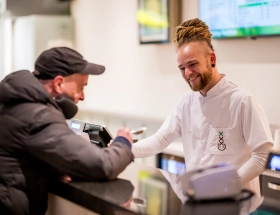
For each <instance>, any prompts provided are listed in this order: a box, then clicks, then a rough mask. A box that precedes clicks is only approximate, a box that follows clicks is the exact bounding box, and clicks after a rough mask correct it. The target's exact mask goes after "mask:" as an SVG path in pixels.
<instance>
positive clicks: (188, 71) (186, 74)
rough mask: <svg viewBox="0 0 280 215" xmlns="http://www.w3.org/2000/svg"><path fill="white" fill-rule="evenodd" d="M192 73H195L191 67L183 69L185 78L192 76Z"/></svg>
mask: <svg viewBox="0 0 280 215" xmlns="http://www.w3.org/2000/svg"><path fill="white" fill-rule="evenodd" d="M192 73H193V72H192V71H191V70H190V69H188V68H185V70H184V71H183V76H184V77H185V78H189V77H190V76H191V74H192Z"/></svg>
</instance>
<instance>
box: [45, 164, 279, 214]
mask: <svg viewBox="0 0 280 215" xmlns="http://www.w3.org/2000/svg"><path fill="white" fill-rule="evenodd" d="M177 177H178V176H177V175H175V174H172V173H169V172H166V171H163V170H161V169H157V168H153V167H148V166H145V165H142V164H138V163H134V162H133V163H131V164H130V165H129V166H128V167H127V168H126V169H125V171H124V172H122V173H121V174H120V175H119V177H118V179H117V180H114V181H110V182H78V181H73V182H70V183H63V182H60V181H57V180H54V181H53V182H52V183H51V186H50V192H51V193H53V194H55V195H58V196H60V197H63V198H65V199H67V200H70V201H72V202H74V203H76V204H79V205H81V206H83V207H85V208H87V209H89V210H91V211H95V212H97V213H99V214H152V215H154V214H155V215H169V214H171V215H176V214H179V215H183V214H191V215H202V214H203V215H205V214H215V215H219V214H223V215H224V214H227V215H236V214H242V215H243V214H244V215H245V214H260V213H262V214H280V204H279V200H278V201H277V200H273V199H269V198H267V197H257V196H253V197H252V198H250V199H249V200H246V201H243V202H238V201H216V202H204V203H202V202H200V203H194V202H189V201H187V202H185V200H186V197H185V196H184V195H183V193H182V191H181V189H179V188H178V186H177V184H176V179H177ZM252 212H254V213H252Z"/></svg>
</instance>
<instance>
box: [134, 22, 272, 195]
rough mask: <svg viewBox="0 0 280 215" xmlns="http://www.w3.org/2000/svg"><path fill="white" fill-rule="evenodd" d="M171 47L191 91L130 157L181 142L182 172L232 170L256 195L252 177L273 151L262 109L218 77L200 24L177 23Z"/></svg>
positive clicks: (208, 36)
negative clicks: (228, 166)
mask: <svg viewBox="0 0 280 215" xmlns="http://www.w3.org/2000/svg"><path fill="white" fill-rule="evenodd" d="M174 42H175V43H176V44H177V62H178V68H179V70H180V72H181V75H182V76H183V78H184V79H185V80H186V82H187V83H188V84H189V86H190V88H191V89H192V91H191V92H188V93H186V94H185V95H184V96H183V98H182V99H181V100H180V101H179V103H178V104H177V105H176V106H175V108H174V110H173V111H172V113H171V114H170V115H169V116H168V117H167V119H166V120H165V122H164V123H163V125H162V126H161V128H160V129H159V130H158V131H157V132H156V133H155V134H154V135H152V136H150V137H148V138H146V139H144V140H142V141H139V142H137V143H135V144H133V146H132V152H133V154H134V156H135V157H136V158H139V157H147V156H151V155H154V154H157V153H160V152H162V150H163V149H164V148H166V147H167V146H168V145H169V144H170V143H171V142H173V141H175V140H176V139H178V138H181V141H182V143H183V148H184V158H185V163H186V170H192V169H196V168H200V167H206V166H210V165H214V164H218V163H230V164H234V165H236V166H237V167H238V175H239V177H240V182H241V184H242V186H243V187H244V188H247V189H250V190H252V191H254V192H255V193H256V194H259V193H260V189H259V180H258V176H259V175H260V174H261V173H262V172H263V171H264V165H265V162H266V159H267V155H268V152H269V151H270V150H271V147H272V146H273V143H272V136H271V132H270V128H269V123H268V120H267V117H266V115H265V112H264V110H263V108H262V107H261V105H260V104H259V102H258V101H257V99H256V98H255V97H254V96H253V95H252V94H250V93H249V92H247V91H245V90H243V89H241V88H239V87H237V86H236V85H235V84H233V83H232V82H230V81H228V80H227V79H226V77H225V75H224V74H221V73H219V72H218V69H217V66H216V55H215V52H214V49H213V46H212V44H211V33H210V31H209V29H208V26H207V25H206V24H205V23H204V22H202V21H201V20H199V19H192V20H188V21H186V22H184V23H182V24H181V25H180V26H179V27H178V28H177V32H176V36H175V39H174Z"/></svg>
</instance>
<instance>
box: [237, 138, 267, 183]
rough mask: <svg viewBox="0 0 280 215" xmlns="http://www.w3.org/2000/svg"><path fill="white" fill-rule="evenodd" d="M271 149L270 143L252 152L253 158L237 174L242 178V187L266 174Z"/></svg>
mask: <svg viewBox="0 0 280 215" xmlns="http://www.w3.org/2000/svg"><path fill="white" fill-rule="evenodd" d="M271 148H272V147H271V144H270V143H265V144H263V145H261V146H260V147H258V148H256V149H255V150H254V151H253V152H252V156H251V158H250V159H249V160H248V161H247V162H246V163H245V164H243V165H242V166H241V167H240V168H239V169H238V171H237V173H238V176H239V177H240V182H241V185H244V184H246V183H247V182H249V181H251V180H253V179H254V178H256V177H257V176H259V175H260V174H262V173H263V172H264V170H265V168H264V167H265V164H266V161H267V157H268V154H269V152H270V150H271Z"/></svg>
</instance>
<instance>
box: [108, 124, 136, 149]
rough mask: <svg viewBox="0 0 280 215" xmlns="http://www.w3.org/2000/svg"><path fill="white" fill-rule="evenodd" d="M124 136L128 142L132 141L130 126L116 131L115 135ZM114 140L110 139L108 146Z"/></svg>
mask: <svg viewBox="0 0 280 215" xmlns="http://www.w3.org/2000/svg"><path fill="white" fill-rule="evenodd" d="M119 136H121V137H124V138H126V139H127V140H128V141H129V142H130V144H132V143H133V140H132V136H131V133H130V128H120V129H119V130H118V132H117V137H119ZM113 141H114V140H111V141H110V143H109V144H108V147H110V146H111V145H112V143H113Z"/></svg>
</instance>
